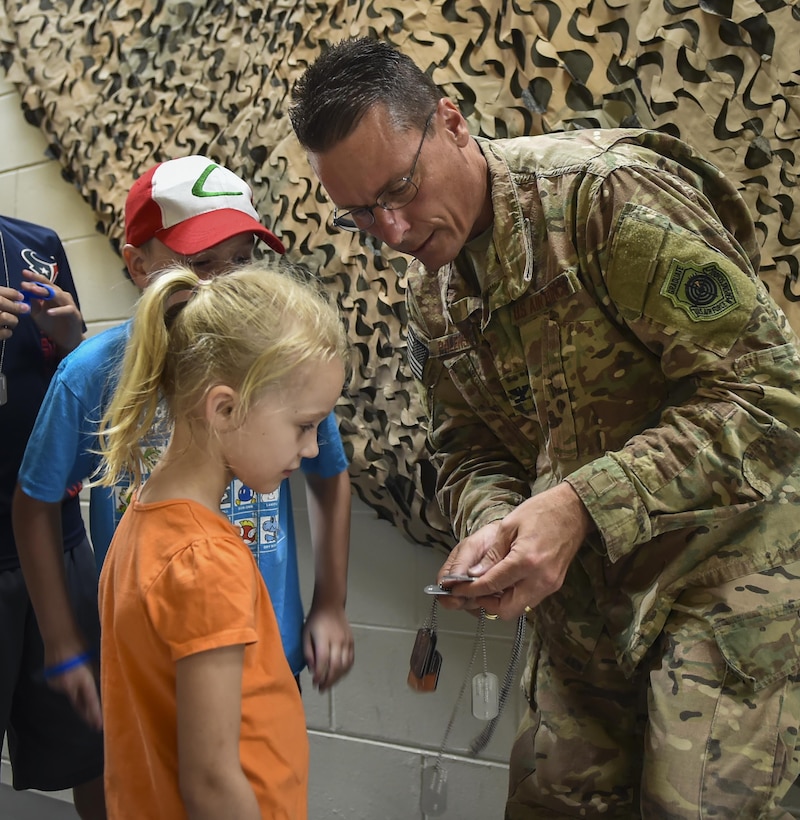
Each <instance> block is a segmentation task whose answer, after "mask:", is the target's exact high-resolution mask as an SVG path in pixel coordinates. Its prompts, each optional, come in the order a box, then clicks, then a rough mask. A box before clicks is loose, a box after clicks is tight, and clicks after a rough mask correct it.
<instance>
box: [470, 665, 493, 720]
mask: <svg viewBox="0 0 800 820" xmlns="http://www.w3.org/2000/svg"><path fill="white" fill-rule="evenodd" d="M498 712H499V696H498V688H497V675H495V674H493V673H492V672H481V673H480V674H478V675H475V677H474V678H473V679H472V714H473V715H474V716H475V717H476V718H478V720H492V718H496V717H497V715H498Z"/></svg>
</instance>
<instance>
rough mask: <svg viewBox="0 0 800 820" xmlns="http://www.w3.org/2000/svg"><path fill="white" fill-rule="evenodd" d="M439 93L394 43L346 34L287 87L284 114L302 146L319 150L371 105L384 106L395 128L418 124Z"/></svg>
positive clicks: (340, 137) (349, 128)
mask: <svg viewBox="0 0 800 820" xmlns="http://www.w3.org/2000/svg"><path fill="white" fill-rule="evenodd" d="M442 96H443V94H442V92H441V91H440V89H439V88H438V86H437V85H436V84H435V83H434V82H433V80H431V78H430V77H429V76H428V75H427V74H426V73H425V72H424V71H422V69H420V68H419V67H418V66H417V65H416V64H415V63H414V61H413V60H412V59H411V58H410V57H408V56H406V55H405V54H403V53H402V52H400V51H398V50H397V49H396V48H394V46H392V45H390V44H389V43H386V42H383V41H380V40H375V39H372V38H371V37H359V38H350V39H347V40H342V41H341V42H339V43H336V44H335V45H333V46H331V47H330V48H329V49H328V50H327V51H324V52H323V53H322V54H321V55H320V56H319V57H318V58H317V59H316V61H315V62H314V63H312V64H311V65H310V66H309V67H308V68H307V69H306V71H305V73H304V74H303V76H302V77H301V78H300V79H299V80H298V81H297V83H296V84H295V87H294V89H293V91H292V106H291V108H290V109H289V117H290V119H291V122H292V128H294V132H295V134H296V135H297V138H298V140H299V141H300V144H301V145H302V146H303V148H305V149H306V150H307V151H314V152H323V151H327V150H328V149H330V148H332V147H333V146H334V145H336V144H338V143H339V142H340V141H341V140H343V139H345V138H346V137H347V136H349V135H350V134H351V133H352V132H353V131H354V130H355V128H356V127H357V125H358V123H359V122H360V121H361V118H362V117H363V116H364V114H366V113H367V111H369V110H370V109H371V108H373V107H374V106H376V105H382V106H384V107H385V108H386V113H387V115H388V117H389V118H390V119H391V121H392V123H393V125H394V126H395V127H397V128H398V129H400V130H406V129H411V128H419V129H422V128H423V126H424V124H425V120H426V119H427V117H428V115H429V114H430V113H431V111H432V110H433V109H434V108H435V106H436V103H437V102H438V100H439V99H441V98H442Z"/></svg>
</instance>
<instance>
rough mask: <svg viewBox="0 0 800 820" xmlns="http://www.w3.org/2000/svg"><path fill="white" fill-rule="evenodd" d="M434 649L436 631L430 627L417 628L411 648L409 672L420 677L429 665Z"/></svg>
mask: <svg viewBox="0 0 800 820" xmlns="http://www.w3.org/2000/svg"><path fill="white" fill-rule="evenodd" d="M435 650H436V632H434V630H433V629H431V628H430V627H423V628H422V629H418V630H417V637H416V638H415V639H414V648H413V649H412V650H411V661H410V665H411V672H412V674H413V675H414V677H417V678H422V677H424V675H425V672H426V671H427V669H428V666H429V665H430V662H431V658H432V657H433V653H434V651H435Z"/></svg>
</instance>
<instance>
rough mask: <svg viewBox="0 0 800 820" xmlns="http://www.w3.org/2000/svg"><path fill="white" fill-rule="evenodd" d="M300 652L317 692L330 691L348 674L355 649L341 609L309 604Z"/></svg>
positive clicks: (348, 625) (348, 626) (350, 631)
mask: <svg viewBox="0 0 800 820" xmlns="http://www.w3.org/2000/svg"><path fill="white" fill-rule="evenodd" d="M303 652H304V654H305V658H306V663H307V664H308V669H309V671H310V672H311V676H312V679H313V682H314V686H316V687H317V688H318V689H319V691H320V692H324V691H325V690H326V689H330V687H331V686H333V685H334V684H335V683H336V682H337V681H338V680H339V679H340V678H342V677H344V676H345V675H346V674H347V673H348V672H349V671H350V667H351V666H352V665H353V661H354V660H355V648H354V645H353V632H352V630H351V629H350V624H349V622H348V620H347V616H346V615H345V613H344V608H343V607H339V606H331V607H325V606H321V605H316V604H312V605H311V610H310V612H309V613H308V618H307V619H306V623H305V626H304V627H303Z"/></svg>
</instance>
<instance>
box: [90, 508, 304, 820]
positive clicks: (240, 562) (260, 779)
mask: <svg viewBox="0 0 800 820" xmlns="http://www.w3.org/2000/svg"><path fill="white" fill-rule="evenodd" d="M100 619H101V627H102V639H101V664H100V666H101V694H102V703H103V722H104V731H105V789H106V803H107V807H108V816H109V818H110V819H111V820H114V819H115V818H133V817H147V818H148V819H149V820H155V818H165V819H166V818H168V820H177V818H181V817H186V810H185V809H184V806H183V801H182V800H181V796H180V792H179V789H178V748H177V711H176V709H177V707H176V700H175V662H176V661H178V660H179V659H181V658H184V657H187V656H189V655H193V654H195V653H197V652H203V651H205V650H208V649H215V648H219V647H224V646H232V645H234V644H246V646H245V652H244V668H243V673H242V723H241V735H240V740H239V756H240V760H241V765H242V770H243V771H244V773H245V775H246V776H247V779H248V780H249V782H250V784H251V786H252V787H253V790H254V792H255V794H256V797H257V799H258V803H259V806H260V807H261V815H262V817H265V818H270V820H273V819H274V820H278V819H279V818H280V820H283V819H284V818H285V819H286V820H302V818H305V817H306V816H307V811H308V804H307V789H308V736H307V733H306V726H305V714H304V712H303V703H302V700H301V698H300V693H299V691H298V688H297V684H296V682H295V679H294V677H293V675H292V673H291V671H290V669H289V665H288V663H287V661H286V657H285V656H284V654H283V647H282V644H281V637H280V633H279V631H278V625H277V622H276V620H275V615H274V613H273V611H272V605H271V603H270V600H269V594H268V592H267V588H266V587H265V585H264V581H263V580H262V578H261V576H260V575H259V572H258V567H257V566H256V563H255V560H254V558H253V556H252V555H251V553H250V550H249V549H248V548H247V546H245V544H244V543H243V542H242V540H241V539H240V538H239V535H238V533H237V532H236V530H235V529H234V528H233V527H232V526H231V525H230V524H229V523H228V522H227V521H226V520H225V519H224V518H223V516H222V515H221V514H219V515H216V514H214V513H213V512H212V511H211V510H209V509H207V508H205V507H203V506H202V505H200V504H198V503H195V502H193V501H188V500H184V499H179V500H170V501H163V502H158V503H154V504H141V503H139V502H138V501H134V502H133V503H132V504H131V505H130V507H129V508H128V510H127V511H126V512H125V515H124V516H123V518H122V521H121V522H120V525H119V527H118V529H117V531H116V534H115V535H114V539H113V540H112V542H111V546H110V548H109V551H108V556H107V557H106V560H105V563H104V565H103V571H102V573H101V575H100Z"/></svg>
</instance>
